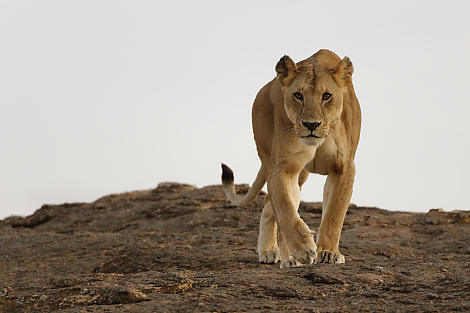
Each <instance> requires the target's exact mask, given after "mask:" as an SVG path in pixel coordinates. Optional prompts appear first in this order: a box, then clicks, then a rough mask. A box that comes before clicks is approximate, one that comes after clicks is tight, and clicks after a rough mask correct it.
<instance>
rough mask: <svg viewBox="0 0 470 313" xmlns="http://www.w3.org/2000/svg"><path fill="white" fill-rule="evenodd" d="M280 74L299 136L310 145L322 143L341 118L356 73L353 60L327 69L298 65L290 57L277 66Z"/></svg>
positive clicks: (285, 99)
mask: <svg viewBox="0 0 470 313" xmlns="http://www.w3.org/2000/svg"><path fill="white" fill-rule="evenodd" d="M276 72H277V78H278V79H279V81H280V83H281V85H282V92H283V96H284V108H285V111H286V114H287V117H288V118H289V120H290V121H291V122H292V123H293V130H294V132H295V134H296V135H297V136H298V137H299V138H300V140H301V141H302V142H303V143H304V144H306V145H319V144H321V143H322V142H323V140H324V138H325V137H327V136H328V135H329V132H330V127H331V126H332V125H334V124H335V123H336V122H337V121H338V119H339V118H340V116H341V112H342V110H343V95H344V92H345V88H347V85H348V83H349V82H350V81H351V76H352V73H353V65H352V63H351V61H350V60H349V58H348V57H345V58H344V59H343V60H341V61H340V62H339V63H338V64H337V66H336V67H334V68H333V69H325V68H315V67H313V66H312V65H311V64H299V65H296V64H295V63H294V61H292V59H291V58H290V57H288V56H287V55H286V56H283V57H282V58H281V59H280V60H279V62H278V63H277V65H276Z"/></svg>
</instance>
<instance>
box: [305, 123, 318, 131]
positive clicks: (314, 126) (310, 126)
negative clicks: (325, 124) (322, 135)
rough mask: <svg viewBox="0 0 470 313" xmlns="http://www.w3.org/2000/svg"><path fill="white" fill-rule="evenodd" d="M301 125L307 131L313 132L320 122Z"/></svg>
mask: <svg viewBox="0 0 470 313" xmlns="http://www.w3.org/2000/svg"><path fill="white" fill-rule="evenodd" d="M302 124H303V125H304V126H305V127H307V128H308V129H309V130H315V129H316V128H317V127H318V126H320V124H321V122H313V123H310V122H302Z"/></svg>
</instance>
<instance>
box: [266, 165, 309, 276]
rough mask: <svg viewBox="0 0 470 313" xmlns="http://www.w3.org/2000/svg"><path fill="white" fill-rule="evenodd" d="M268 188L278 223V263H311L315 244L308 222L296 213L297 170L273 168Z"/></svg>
mask: <svg viewBox="0 0 470 313" xmlns="http://www.w3.org/2000/svg"><path fill="white" fill-rule="evenodd" d="M268 188H269V189H270V190H269V194H270V197H271V201H272V204H273V206H274V210H275V213H276V220H277V224H278V227H279V235H280V245H281V251H280V256H281V267H290V266H296V265H299V263H298V262H301V263H303V264H311V263H313V261H314V259H315V258H316V256H317V253H316V251H317V246H316V245H315V241H314V239H313V237H312V234H311V231H310V229H309V228H308V226H307V224H305V222H304V221H303V220H302V219H301V218H300V216H299V214H298V213H297V209H298V206H299V203H300V187H299V185H298V174H297V175H288V174H286V173H285V172H283V171H276V172H275V174H273V176H272V177H271V180H270V184H268ZM291 256H292V257H293V259H292V258H291Z"/></svg>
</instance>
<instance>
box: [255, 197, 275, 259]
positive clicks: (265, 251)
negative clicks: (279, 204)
mask: <svg viewBox="0 0 470 313" xmlns="http://www.w3.org/2000/svg"><path fill="white" fill-rule="evenodd" d="M258 256H259V262H260V263H277V262H278V261H279V247H278V245H277V224H276V216H275V215H274V208H273V206H272V204H271V201H269V200H268V202H267V203H266V205H265V206H264V208H263V212H262V213H261V219H260V222H259V236H258Z"/></svg>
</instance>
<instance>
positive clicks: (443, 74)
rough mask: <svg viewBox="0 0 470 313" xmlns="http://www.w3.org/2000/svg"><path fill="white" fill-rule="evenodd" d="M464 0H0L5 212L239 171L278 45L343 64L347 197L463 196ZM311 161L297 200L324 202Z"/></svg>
mask: <svg viewBox="0 0 470 313" xmlns="http://www.w3.org/2000/svg"><path fill="white" fill-rule="evenodd" d="M468 12H470V7H469V5H468V1H445V2H444V1H388V2H387V3H384V2H382V1H231V2H227V1H116V0H109V1H98V0H93V1H84V0H80V1H78V0H77V1H63V0H57V1H48V0H42V1H21V0H12V1H5V0H0V44H1V49H0V143H1V154H0V190H1V191H0V196H1V200H0V218H3V217H6V216H8V215H12V214H15V215H26V214H31V213H33V212H34V210H36V209H37V208H39V207H40V206H41V205H42V204H44V203H49V204H54V203H55V204H58V203H63V202H84V201H93V200H95V199H97V198H99V197H101V196H103V195H106V194H110V193H118V192H124V191H131V190H139V189H148V188H154V187H155V186H156V185H157V184H158V183H159V182H162V181H176V182H182V183H190V184H194V185H196V186H199V187H202V186H205V185H211V184H220V162H221V161H223V162H225V163H227V164H228V165H229V166H230V167H232V169H233V170H234V172H235V180H236V183H250V184H251V182H252V181H253V179H254V178H255V176H256V173H257V171H258V167H259V165H260V162H259V159H258V156H257V154H256V149H255V143H254V140H253V134H252V130H251V105H252V103H253V99H254V97H255V96H256V93H257V91H258V90H259V89H260V88H261V87H262V86H263V85H264V84H265V83H266V82H268V81H269V80H271V79H272V78H273V77H274V75H275V71H274V67H275V65H276V62H277V61H278V60H279V58H280V57H281V56H283V55H284V54H287V55H289V56H290V57H291V58H293V59H294V60H295V61H300V60H302V59H305V58H307V57H309V56H311V55H312V54H313V53H315V52H316V51H317V50H318V49H321V48H328V49H330V50H332V51H334V52H335V53H337V54H338V55H339V56H340V57H344V56H346V55H347V56H349V58H350V59H351V60H352V62H353V63H354V68H355V72H354V75H353V83H354V85H355V88H356V93H357V96H358V99H359V102H360V104H361V108H362V117H363V122H362V133H361V140H360V142H359V149H358V152H357V155H356V168H357V175H356V182H355V188H354V194H353V199H352V202H354V203H356V204H358V205H366V206H378V207H381V208H385V209H389V210H411V211H427V210H429V209H431V208H440V207H442V208H444V209H446V210H451V209H467V210H468V209H470V200H469V197H468V194H467V192H468V187H469V179H468V177H469V175H470V165H469V161H468V156H469V152H470V140H469V138H468V136H469V135H470V125H469V123H468V118H469V113H470V109H469V107H470V101H469V100H468V97H469V96H470V95H469V93H468V90H469V85H470V78H469V72H470V57H469V56H470V21H469V18H468ZM324 179H325V178H324V177H322V176H318V175H311V176H310V178H309V181H308V182H307V184H306V186H305V188H304V189H303V190H302V199H303V200H306V201H321V196H322V188H323V182H324Z"/></svg>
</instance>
